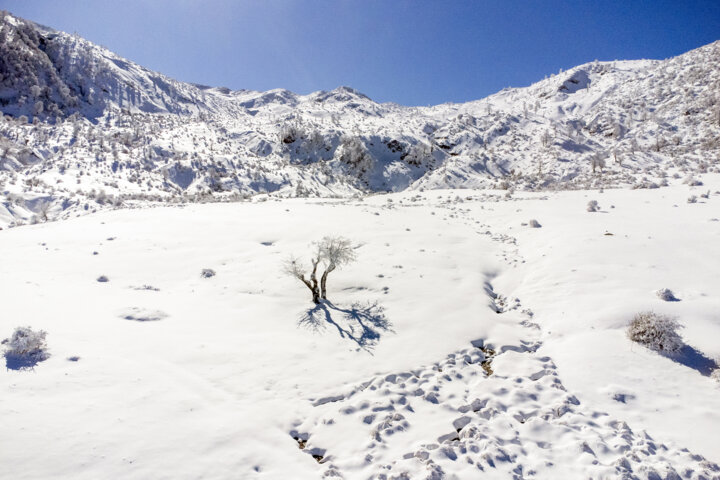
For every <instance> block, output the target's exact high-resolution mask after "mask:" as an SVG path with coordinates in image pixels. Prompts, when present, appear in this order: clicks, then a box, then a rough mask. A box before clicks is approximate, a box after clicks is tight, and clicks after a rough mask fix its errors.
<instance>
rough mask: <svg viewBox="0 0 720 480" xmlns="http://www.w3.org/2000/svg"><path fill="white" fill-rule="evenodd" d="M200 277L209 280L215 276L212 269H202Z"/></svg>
mask: <svg viewBox="0 0 720 480" xmlns="http://www.w3.org/2000/svg"><path fill="white" fill-rule="evenodd" d="M200 276H201V277H203V278H210V277H214V276H215V270H213V269H212V268H203V269H202V272H200Z"/></svg>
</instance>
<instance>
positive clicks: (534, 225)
mask: <svg viewBox="0 0 720 480" xmlns="http://www.w3.org/2000/svg"><path fill="white" fill-rule="evenodd" d="M528 227H530V228H540V227H542V225H540V223H538V221H537V220H535V219H534V218H533V219H531V220H530V221H529V222H528Z"/></svg>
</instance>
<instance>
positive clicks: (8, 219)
mask: <svg viewBox="0 0 720 480" xmlns="http://www.w3.org/2000/svg"><path fill="white" fill-rule="evenodd" d="M0 39H1V40H2V41H0V109H1V110H2V112H3V113H4V117H3V119H2V122H0V185H1V186H2V192H3V195H4V201H3V204H2V206H0V224H2V225H8V224H14V223H17V222H21V223H27V222H29V221H35V220H38V219H39V220H44V219H45V218H65V217H68V216H74V215H77V214H80V213H84V212H87V211H94V210H97V209H102V208H108V207H109V206H119V205H122V204H125V205H127V206H131V205H134V204H136V203H137V202H146V201H153V202H188V201H218V200H220V201H222V200H236V199H238V198H240V197H246V196H249V195H253V194H256V193H273V194H275V195H280V196H322V197H329V196H347V195H354V194H362V193H366V192H386V191H401V190H405V189H412V190H420V189H424V188H430V189H435V188H474V187H485V188H503V189H508V188H513V189H527V190H538V189H550V190H552V189H566V188H585V187H598V186H606V187H607V186H615V185H626V186H633V187H644V188H654V187H656V186H662V185H665V184H667V183H668V182H669V181H671V180H672V179H673V178H679V179H681V180H685V179H686V178H687V177H688V176H689V175H693V174H695V173H698V172H705V171H716V170H717V169H718V159H719V150H718V149H719V148H720V140H718V139H719V138H720V91H719V90H718V85H719V84H720V71H718V68H717V65H718V64H719V63H720V42H715V43H713V44H710V45H707V46H705V47H702V48H699V49H697V50H694V51H691V52H688V53H687V54H685V55H681V56H679V57H676V58H672V59H669V60H665V61H618V62H593V63H589V64H586V65H581V66H579V67H576V68H574V69H572V70H569V71H567V72H561V73H558V74H556V75H552V76H550V77H549V78H546V79H545V80H542V81H540V82H538V83H536V84H534V85H532V86H530V87H527V88H509V89H505V90H503V91H501V92H499V93H497V94H495V95H492V96H490V97H488V98H486V99H483V100H478V101H475V102H470V103H467V104H443V105H438V106H434V107H404V106H400V105H395V104H378V103H376V102H373V101H372V100H371V99H369V98H368V97H366V96H364V95H362V94H361V93H359V92H357V91H355V90H353V89H351V88H347V87H340V88H338V89H336V90H333V91H330V92H316V93H312V94H309V95H296V94H294V93H292V92H289V91H286V90H273V91H269V92H255V91H245V90H240V91H230V90H228V89H225V88H210V87H204V86H198V85H191V84H186V83H182V82H177V81H175V80H172V79H170V78H167V77H165V76H163V75H162V74H159V73H155V72H151V71H149V70H147V69H145V68H143V67H141V66H139V65H137V64H134V63H133V62H131V61H129V60H126V59H123V58H120V57H118V56H117V55H114V54H113V53H111V52H109V51H108V50H106V49H104V48H102V47H99V46H97V45H93V44H92V43H90V42H88V41H86V40H83V39H81V38H78V37H77V36H74V35H68V34H65V33H62V32H57V31H54V30H52V29H50V28H47V27H42V26H39V25H36V24H34V23H32V22H29V21H27V20H23V19H19V18H17V17H13V16H12V15H10V14H3V15H2V18H1V19H0ZM688 181H691V180H688ZM33 219H35V220H33Z"/></svg>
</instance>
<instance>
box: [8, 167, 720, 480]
mask: <svg viewBox="0 0 720 480" xmlns="http://www.w3.org/2000/svg"><path fill="white" fill-rule="evenodd" d="M703 181H704V182H705V185H704V186H703V187H699V188H703V189H705V190H707V189H708V188H709V189H710V190H711V191H712V192H715V191H717V190H718V189H720V178H718V176H716V175H705V176H704V177H703ZM696 189H697V187H689V186H687V185H682V184H678V185H674V186H671V187H668V188H663V189H657V190H634V191H627V190H605V192H603V193H600V192H598V191H592V192H587V191H575V192H560V193H556V194H555V193H544V194H542V195H540V194H531V193H517V194H512V195H510V196H509V198H505V196H504V192H503V193H498V192H497V191H487V192H483V191H469V190H465V191H458V190H452V191H432V192H420V193H418V192H413V193H412V194H410V193H398V194H392V195H377V196H370V197H367V198H365V199H364V200H345V201H340V200H337V201H321V200H315V201H313V200H301V199H289V200H282V201H277V200H274V199H267V200H266V197H258V198H257V199H256V200H255V201H254V202H243V203H235V204H212V205H192V206H187V207H183V208H180V207H176V208H155V209H148V210H132V211H129V210H119V211H114V212H104V213H99V214H96V215H92V216H86V217H82V218H78V219H73V220H69V221H65V222H55V223H49V224H43V225H36V226H28V227H23V228H17V229H12V230H9V231H4V232H2V236H0V246H2V248H3V250H4V251H7V252H13V256H8V258H7V259H6V260H5V261H4V262H3V264H2V265H0V271H2V273H3V275H2V276H0V279H1V280H0V282H2V284H1V287H2V290H3V291H4V292H6V298H5V299H4V304H3V306H4V309H3V310H4V314H3V317H2V319H1V320H0V331H2V332H5V334H7V335H8V336H9V335H10V333H11V331H12V329H13V328H14V327H15V326H18V325H25V324H27V325H31V326H32V327H33V328H36V329H44V330H46V331H48V337H47V340H48V344H49V347H50V353H51V355H52V356H51V357H50V358H49V359H48V360H46V361H44V362H42V363H39V364H38V365H37V366H36V367H35V369H34V370H33V371H16V370H7V371H6V373H5V374H4V375H2V376H0V379H1V380H0V382H2V383H0V388H2V391H3V395H2V396H0V415H2V418H3V419H4V421H5V422H6V424H7V425H8V430H7V431H10V432H12V436H10V437H8V436H5V437H0V461H1V462H2V464H3V465H7V467H6V472H7V473H8V475H10V476H11V477H12V478H44V477H48V476H58V475H59V476H61V477H68V478H69V477H72V478H98V477H108V476H109V477H120V478H148V477H152V478H200V477H202V478H227V477H228V475H229V472H231V473H230V474H231V475H236V476H237V477H238V478H319V477H321V476H323V475H325V476H329V477H332V476H336V477H339V478H347V479H352V478H369V477H374V478H472V477H474V476H477V475H483V476H487V477H488V478H512V477H515V478H561V477H563V478H591V477H592V478H656V477H653V475H658V476H659V477H660V478H675V477H673V475H674V474H677V475H679V476H680V478H718V477H720V469H719V467H718V466H717V464H716V463H717V462H718V459H720V451H718V446H717V442H715V441H714V434H715V432H716V431H717V427H718V425H720V418H719V417H718V415H717V413H716V412H718V411H720V409H718V407H719V406H720V405H719V403H720V400H719V397H718V384H717V382H715V381H714V380H712V379H711V378H709V376H708V375H709V369H710V368H711V366H712V365H714V359H715V358H717V357H718V356H720V351H718V350H719V349H720V347H719V346H718V345H717V344H716V342H715V341H714V339H716V338H718V336H717V333H718V329H720V319H719V318H718V316H717V312H718V311H719V309H718V306H719V305H718V299H719V298H720V283H719V281H718V277H717V275H716V274H715V272H716V270H717V265H720V258H718V256H720V251H718V249H717V248H716V247H714V245H716V244H717V239H718V237H720V222H717V221H713V220H712V219H713V218H715V217H718V216H719V215H718V205H717V202H718V198H719V197H718V194H715V193H713V194H711V195H710V196H709V198H707V199H700V200H699V201H698V203H695V204H688V203H687V202H685V201H684V200H685V199H686V198H687V196H688V193H689V192H692V191H694V190H696ZM591 199H596V200H598V203H599V205H600V211H598V212H592V213H591V212H587V211H586V208H585V207H586V204H587V202H588V200H591ZM612 206H614V208H611V207H612ZM528 219H537V221H538V222H539V223H540V224H541V225H542V227H540V228H531V227H530V226H527V225H522V224H523V223H525V224H527V222H528ZM610 233H611V234H612V235H607V234H610ZM324 235H343V236H346V237H348V238H350V239H351V240H352V241H353V243H354V245H355V246H356V247H357V254H358V261H357V262H356V263H354V264H351V265H348V266H347V267H345V268H344V269H343V270H340V271H337V272H333V273H332V274H331V276H330V280H329V283H328V285H329V298H330V301H331V303H328V304H325V305H323V306H321V307H317V308H313V305H312V303H311V302H310V293H309V291H308V290H307V289H306V288H305V287H304V286H303V285H302V284H301V283H300V282H299V281H297V280H295V279H292V278H289V277H286V276H283V274H282V273H281V264H282V260H283V259H284V258H285V257H286V256H287V255H289V254H291V253H292V254H296V255H298V256H301V257H303V256H304V258H306V259H307V258H309V248H308V244H309V243H310V242H311V241H312V240H316V239H320V238H321V237H322V236H324ZM93 252H97V255H93ZM206 268H209V269H212V270H214V271H215V272H216V275H215V276H212V277H208V278H205V277H203V276H202V275H201V272H202V271H203V269H206ZM100 275H105V276H107V277H108V280H109V281H108V282H105V283H101V282H98V281H97V280H96V279H97V277H99V276H100ZM660 288H670V289H672V290H673V292H674V293H675V295H676V296H677V297H678V299H679V300H680V301H678V302H664V301H662V300H661V299H659V298H658V297H657V295H656V293H655V292H656V291H657V290H658V289H660ZM648 309H654V310H656V311H658V312H662V313H666V314H670V315H677V316H678V319H679V322H680V323H681V324H682V325H683V326H684V328H683V330H682V331H681V333H682V335H683V338H684V340H685V342H686V344H687V346H688V348H687V349H685V350H684V351H683V352H681V355H680V356H678V357H676V358H668V357H664V356H661V355H659V354H657V353H655V352H652V351H650V350H647V349H645V348H644V347H642V346H640V345H636V344H632V342H630V341H629V340H628V339H627V337H626V336H625V326H626V325H627V322H628V321H629V320H630V319H631V318H632V316H633V315H634V314H635V313H637V312H638V311H643V310H648ZM71 356H78V357H80V359H79V360H78V361H76V362H70V361H68V360H67V358H68V357H71ZM30 447H32V448H30ZM299 447H302V448H299ZM38 451H41V452H43V455H42V456H38V454H37V452H38ZM403 475H405V477H403Z"/></svg>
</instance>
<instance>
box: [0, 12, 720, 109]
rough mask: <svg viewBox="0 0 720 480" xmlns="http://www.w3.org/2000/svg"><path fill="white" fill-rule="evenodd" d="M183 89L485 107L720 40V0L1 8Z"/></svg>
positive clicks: (406, 103)
mask: <svg viewBox="0 0 720 480" xmlns="http://www.w3.org/2000/svg"><path fill="white" fill-rule="evenodd" d="M0 9H4V10H8V11H10V12H11V13H13V14H16V15H19V16H21V17H24V18H27V19H29V20H33V21H36V22H38V23H42V24H45V25H48V26H50V27H54V28H56V29H59V30H63V31H66V32H70V33H72V32H77V33H78V34H79V35H81V36H83V37H85V38H87V39H89V40H91V41H93V42H95V43H98V44H101V45H103V46H105V47H107V48H109V49H110V50H112V51H114V52H116V53H118V54H119V55H121V56H123V57H126V58H129V59H130V60H133V61H135V62H137V63H139V64H141V65H143V66H146V67H148V68H150V69H153V70H157V71H160V72H162V73H164V74H166V75H169V76H171V77H173V78H176V79H178V80H182V81H188V82H195V83H202V84H206V85H212V86H226V87H229V88H232V89H240V88H246V89H253V90H269V89H272V88H287V89H289V90H292V91H295V92H298V93H309V92H311V91H315V90H331V89H333V88H335V87H337V86H339V85H349V86H352V87H354V88H356V89H358V90H360V91H361V92H363V93H365V94H367V95H369V96H370V97H371V98H373V99H374V100H377V101H381V102H386V101H393V102H397V103H401V104H405V105H427V104H437V103H443V102H448V101H452V102H463V101H468V100H474V99H479V98H482V97H485V96H487V95H489V94H492V93H494V92H496V91H498V90H500V89H502V88H504V87H507V86H513V87H517V86H525V85H529V84H531V83H533V82H535V81H537V80H540V79H542V78H543V77H544V76H546V75H548V74H551V73H556V72H557V71H558V70H559V69H561V68H562V69H567V68H570V67H573V66H575V65H578V64H581V63H585V62H588V61H592V60H595V59H598V60H615V59H638V58H668V57H671V56H674V55H678V54H680V53H683V52H685V51H687V50H691V49H693V48H696V47H699V46H701V45H705V44H707V43H710V42H713V41H715V40H718V39H720V0H710V1H681V0H678V1H664V0H655V1H631V0H627V1H609V0H608V1H596V0H580V1H572V2H571V1H553V0H536V1H529V0H528V1H522V2H521V1H513V0H496V1H489V0H488V1H481V0H475V1H470V0H468V1H455V0H437V1H425V0H414V1H412V0H383V1H380V0H356V1H346V0H306V1H296V0H244V1H240V0H236V1H233V0H202V1H201V0H0Z"/></svg>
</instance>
